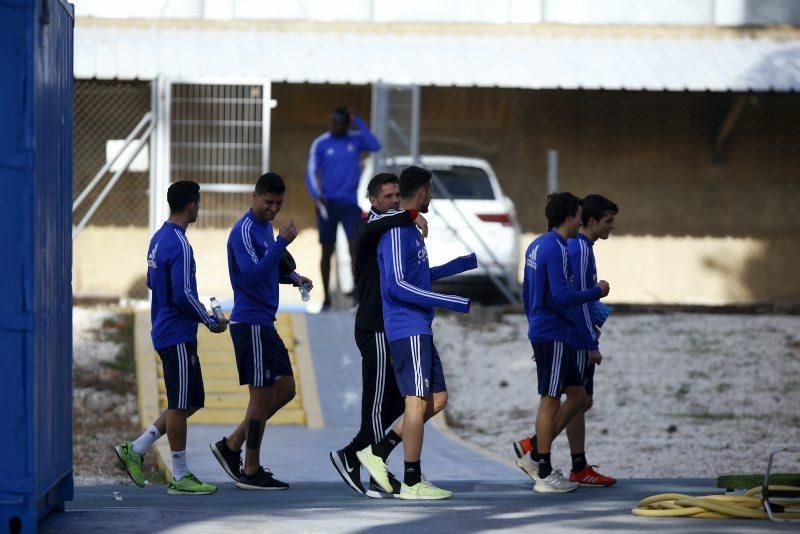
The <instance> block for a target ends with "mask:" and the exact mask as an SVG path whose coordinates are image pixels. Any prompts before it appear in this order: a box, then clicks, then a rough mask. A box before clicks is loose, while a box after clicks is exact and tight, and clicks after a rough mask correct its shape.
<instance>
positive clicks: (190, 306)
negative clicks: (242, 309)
mask: <svg viewBox="0 0 800 534" xmlns="http://www.w3.org/2000/svg"><path fill="white" fill-rule="evenodd" d="M175 234H176V235H177V242H178V246H177V247H176V248H177V252H176V254H175V256H174V257H173V259H172V262H171V265H170V278H171V279H172V280H171V285H172V299H173V304H175V305H176V306H177V307H178V308H179V309H180V310H181V311H182V312H184V313H185V314H186V315H188V316H190V317H191V318H192V319H194V320H195V321H197V322H198V323H203V324H205V325H206V326H208V327H209V328H212V327H214V326H216V325H217V318H216V317H214V316H213V315H209V314H208V311H207V310H206V308H205V306H204V305H203V304H202V303H201V302H200V300H199V299H198V298H197V294H196V289H195V287H196V282H195V280H194V273H193V272H192V261H193V256H192V248H191V247H190V246H189V242H188V241H187V240H186V236H185V235H183V233H182V232H180V231H179V230H175Z"/></svg>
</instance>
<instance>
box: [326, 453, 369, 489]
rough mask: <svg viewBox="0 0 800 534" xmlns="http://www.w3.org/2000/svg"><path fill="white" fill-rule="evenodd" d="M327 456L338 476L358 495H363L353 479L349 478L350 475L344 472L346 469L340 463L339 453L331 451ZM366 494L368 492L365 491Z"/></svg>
mask: <svg viewBox="0 0 800 534" xmlns="http://www.w3.org/2000/svg"><path fill="white" fill-rule="evenodd" d="M328 456H329V457H330V459H331V463H332V464H333V468H334V469H336V472H337V473H339V476H340V477H342V480H344V482H345V484H347V485H348V486H349V487H351V488H352V489H353V491H355V492H356V493H358V494H359V495H365V493H364V492H363V491H361V490H360V489H358V487H357V486H356V485H355V484H354V483H353V481H352V480H350V477H349V476H347V475H346V474H345V473H347V469H346V468H345V466H343V465H342V463H341V461H340V460H339V455H338V454H336V453H335V452H331V453H330V454H329V455H328ZM366 495H368V496H369V493H366Z"/></svg>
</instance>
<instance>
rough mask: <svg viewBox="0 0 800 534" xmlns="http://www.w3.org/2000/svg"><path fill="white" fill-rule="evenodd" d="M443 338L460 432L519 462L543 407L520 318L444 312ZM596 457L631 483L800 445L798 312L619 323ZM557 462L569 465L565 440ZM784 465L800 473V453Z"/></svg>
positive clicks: (610, 346) (595, 432)
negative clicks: (519, 442) (519, 446)
mask: <svg viewBox="0 0 800 534" xmlns="http://www.w3.org/2000/svg"><path fill="white" fill-rule="evenodd" d="M434 336H435V340H436V345H437V348H438V350H439V352H440V354H441V355H442V360H443V364H444V368H445V376H446V377H447V384H448V389H449V392H450V401H449V404H448V407H447V414H448V421H449V422H450V424H451V426H452V427H453V428H454V430H455V431H456V432H458V433H459V434H460V435H461V436H462V437H464V438H466V439H468V440H471V441H473V442H474V443H476V444H478V445H481V446H482V447H485V448H487V449H489V450H491V451H492V452H494V453H496V454H499V455H502V456H505V457H507V458H515V456H514V453H513V451H512V449H511V442H512V441H513V440H515V439H518V438H520V437H522V436H524V435H530V433H531V431H532V429H533V424H534V420H535V410H536V407H537V404H538V397H537V394H536V368H535V364H534V362H533V360H532V359H531V354H532V351H531V347H530V344H529V342H528V340H527V322H526V319H525V317H524V316H522V315H506V316H503V317H502V318H500V319H499V320H497V321H482V320H480V317H479V316H478V317H472V318H471V317H469V316H456V315H443V316H441V317H438V318H437V319H436V322H435V324H434ZM600 349H601V352H602V353H603V356H604V360H603V364H602V365H601V366H600V367H598V368H597V372H596V373H595V396H594V408H593V409H592V410H591V411H589V412H588V414H587V445H586V448H587V459H588V460H589V462H590V463H595V464H598V463H599V464H601V465H602V468H601V472H605V473H608V474H611V475H613V476H617V477H621V478H627V477H715V476H718V475H721V474H726V473H747V472H763V470H764V468H765V467H766V459H767V455H768V454H769V452H770V451H772V450H773V449H776V448H780V447H785V446H795V447H797V446H800V317H797V316H745V315H706V314H663V315H661V314H660V315H655V314H654V315H619V316H612V317H611V318H610V319H609V321H608V323H607V324H606V327H605V328H604V331H603V335H602V337H601V340H600ZM553 462H554V464H555V465H556V466H559V467H562V468H568V466H569V465H570V461H569V449H568V444H567V440H566V438H565V437H564V436H560V437H559V438H558V439H557V440H556V442H555V444H554V447H553ZM778 468H779V469H781V470H784V471H792V472H798V471H800V455H797V454H795V455H786V456H784V457H782V460H781V462H779V464H778Z"/></svg>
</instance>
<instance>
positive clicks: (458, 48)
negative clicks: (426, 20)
mask: <svg viewBox="0 0 800 534" xmlns="http://www.w3.org/2000/svg"><path fill="white" fill-rule="evenodd" d="M158 73H165V74H168V75H171V76H176V77H185V78H198V77H215V78H216V77H238V78H243V77H253V76H257V77H266V78H270V79H272V80H273V81H286V82H297V83H301V82H308V83H351V84H370V83H373V82H377V81H382V82H386V83H397V84H417V85H423V86H425V85H434V86H483V87H510V88H528V89H556V88H564V89H576V88H582V89H612V90H613V89H627V90H653V91H662V90H667V91H682V90H691V91H705V90H710V91H781V92H785V91H798V90H800V40H785V39H775V38H752V37H748V38H730V37H726V38H694V37H647V36H619V35H610V36H607V37H604V36H598V35H596V34H592V35H590V36H585V37H582V36H572V35H555V36H549V35H521V34H519V33H512V34H509V35H502V34H497V33H492V34H488V35H480V34H468V33H463V32H458V33H436V34H414V33H408V32H404V33H389V32H356V31H353V32H348V31H339V32H333V31H323V32H314V31H303V30H292V31H279V30H275V29H269V28H267V29H258V28H252V27H250V28H248V27H243V28H226V29H216V28H210V27H208V26H207V25H205V26H198V27H192V26H191V25H185V24H184V25H175V26H174V27H170V26H166V25H163V24H159V25H150V26H147V25H131V26H114V25H99V24H98V25H93V24H91V23H88V24H87V23H83V24H78V25H77V26H76V30H75V76H76V77H77V78H119V79H134V78H138V79H152V78H154V77H155V76H156V75H157V74H158Z"/></svg>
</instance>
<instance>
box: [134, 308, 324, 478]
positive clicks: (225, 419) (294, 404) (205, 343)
mask: <svg viewBox="0 0 800 534" xmlns="http://www.w3.org/2000/svg"><path fill="white" fill-rule="evenodd" d="M275 328H276V330H277V331H278V334H279V335H280V336H281V338H282V339H283V341H284V344H285V345H286V349H287V350H288V352H289V359H290V361H291V364H292V370H293V372H294V377H295V383H296V390H297V395H296V396H295V398H294V399H293V400H292V401H291V402H290V403H289V404H287V405H286V406H284V407H283V408H282V409H281V410H280V411H278V413H276V414H275V415H274V416H273V417H272V418H271V419H270V421H269V423H270V424H273V425H307V426H308V427H309V428H312V429H320V428H322V427H323V421H322V410H321V408H320V403H319V397H318V394H317V386H316V377H315V375H314V366H313V363H312V361H311V351H310V346H309V341H308V331H307V329H306V323H305V316H304V315H303V314H291V315H289V314H286V313H280V314H278V316H277V318H276V322H275ZM134 340H135V356H136V377H137V389H138V395H137V398H138V407H139V415H140V426H141V427H142V429H145V428H147V427H148V426H149V425H150V423H151V422H152V421H153V420H155V419H156V418H157V417H158V416H159V414H160V413H161V412H162V411H163V410H164V409H166V407H167V398H166V389H165V386H164V379H163V369H162V367H161V359H160V358H159V356H158V354H157V353H156V352H155V351H154V350H153V347H152V342H151V340H150V312H149V311H148V310H142V311H139V312H137V313H136V321H135V332H134ZM197 351H198V356H199V358H200V364H201V366H202V370H203V384H204V387H205V393H206V401H205V408H203V409H202V410H200V411H198V412H197V413H195V414H194V415H193V416H192V417H191V418H190V419H189V423H190V424H213V425H231V426H233V425H237V424H239V423H240V422H241V420H242V418H243V417H244V413H245V410H246V409H247V402H248V394H247V386H240V385H239V375H238V372H237V370H236V358H235V356H234V352H233V342H232V341H231V337H230V334H229V333H227V332H226V333H224V334H213V333H211V332H209V331H208V330H207V329H204V328H200V329H199V330H198V334H197ZM156 451H157V453H158V454H157V459H158V463H159V465H160V466H161V468H162V469H164V470H165V472H166V475H167V477H168V478H169V477H170V476H171V474H170V471H171V469H170V467H171V465H170V464H171V462H170V455H169V445H168V444H167V440H159V441H158V442H156Z"/></svg>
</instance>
